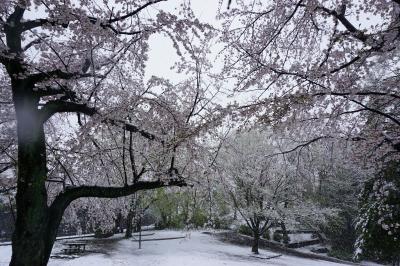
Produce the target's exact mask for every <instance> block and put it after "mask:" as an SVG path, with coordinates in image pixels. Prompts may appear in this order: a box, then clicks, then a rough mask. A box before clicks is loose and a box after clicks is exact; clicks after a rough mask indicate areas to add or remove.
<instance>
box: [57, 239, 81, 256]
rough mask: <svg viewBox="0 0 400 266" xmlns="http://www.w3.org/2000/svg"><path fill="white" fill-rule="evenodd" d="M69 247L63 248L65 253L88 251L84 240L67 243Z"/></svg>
mask: <svg viewBox="0 0 400 266" xmlns="http://www.w3.org/2000/svg"><path fill="white" fill-rule="evenodd" d="M65 245H67V246H68V248H65V249H63V250H62V251H63V252H64V254H68V255H70V254H75V253H83V252H85V251H86V243H84V242H69V243H65Z"/></svg>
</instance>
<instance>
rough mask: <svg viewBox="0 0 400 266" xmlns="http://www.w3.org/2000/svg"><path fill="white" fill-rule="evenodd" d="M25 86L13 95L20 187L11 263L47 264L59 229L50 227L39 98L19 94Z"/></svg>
mask: <svg viewBox="0 0 400 266" xmlns="http://www.w3.org/2000/svg"><path fill="white" fill-rule="evenodd" d="M13 85H14V84H13ZM26 89H27V88H24V87H22V88H20V89H19V90H18V89H17V90H15V91H14V92H15V93H14V95H13V97H14V104H15V111H16V115H17V135H18V190H17V195H16V206H17V217H16V223H15V230H14V233H13V237H12V258H11V262H10V265H12V266H31V265H46V264H47V262H48V260H49V256H50V252H51V249H52V247H53V243H54V239H55V236H56V232H57V228H56V227H55V228H51V227H52V226H51V225H50V224H51V223H54V219H53V218H55V217H51V214H50V211H49V208H48V206H47V192H46V187H45V181H46V174H47V169H46V146H45V136H44V130H43V123H42V122H41V119H40V115H39V111H38V109H37V103H38V99H37V98H35V97H33V95H29V94H28V95H27V96H26V92H25V93H24V94H25V95H24V96H21V95H23V94H22V93H21V94H19V92H23V91H24V90H26ZM51 218H52V219H51ZM60 219H61V218H60ZM53 227H54V226H53Z"/></svg>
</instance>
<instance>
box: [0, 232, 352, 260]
mask: <svg viewBox="0 0 400 266" xmlns="http://www.w3.org/2000/svg"><path fill="white" fill-rule="evenodd" d="M154 232H155V234H154V235H152V236H147V237H143V239H150V238H167V237H178V236H183V235H186V238H184V239H174V240H162V241H160V240H159V241H146V242H143V243H142V249H138V243H137V242H135V241H132V240H126V239H123V240H120V241H117V242H115V243H114V244H113V245H112V246H111V247H107V249H106V250H105V253H106V254H101V253H90V254H87V255H84V256H81V257H79V258H76V259H51V260H50V263H49V266H83V265H85V266H86V265H95V266H117V265H121V266H122V265H135V266H148V265H152V266H158V265H163V266H222V265H229V266H245V265H246V266H247V265H248V266H261V265H263V266H264V265H265V264H268V265H279V266H289V265H295V266H302V265H307V266H322V265H327V266H328V265H332V266H333V265H344V264H337V263H333V262H327V261H319V260H311V259H303V258H297V257H292V256H286V255H283V256H281V257H279V258H273V259H269V260H265V259H259V258H254V257H252V256H251V252H250V247H241V246H234V245H230V244H226V243H222V242H220V241H218V240H216V239H214V238H213V237H212V236H210V235H206V234H202V233H200V232H191V233H185V232H180V231H154ZM90 248H91V247H90V246H89V247H88V249H89V250H90ZM54 250H55V252H57V250H60V244H57V245H56V246H55V249H54ZM10 254H11V247H10V246H5V247H0V266H6V265H8V261H9V257H10ZM273 255H276V253H273V252H269V251H266V250H261V256H273Z"/></svg>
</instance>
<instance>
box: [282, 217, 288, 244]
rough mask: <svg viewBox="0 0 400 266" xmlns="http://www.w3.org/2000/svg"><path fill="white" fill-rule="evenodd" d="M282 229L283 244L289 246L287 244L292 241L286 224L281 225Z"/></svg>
mask: <svg viewBox="0 0 400 266" xmlns="http://www.w3.org/2000/svg"><path fill="white" fill-rule="evenodd" d="M281 228H282V241H283V244H285V245H287V244H289V242H290V239H289V234H288V232H287V230H286V225H285V223H284V222H282V223H281Z"/></svg>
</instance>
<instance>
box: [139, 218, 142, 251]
mask: <svg viewBox="0 0 400 266" xmlns="http://www.w3.org/2000/svg"><path fill="white" fill-rule="evenodd" d="M141 248H142V215H139V249H141Z"/></svg>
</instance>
